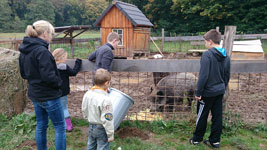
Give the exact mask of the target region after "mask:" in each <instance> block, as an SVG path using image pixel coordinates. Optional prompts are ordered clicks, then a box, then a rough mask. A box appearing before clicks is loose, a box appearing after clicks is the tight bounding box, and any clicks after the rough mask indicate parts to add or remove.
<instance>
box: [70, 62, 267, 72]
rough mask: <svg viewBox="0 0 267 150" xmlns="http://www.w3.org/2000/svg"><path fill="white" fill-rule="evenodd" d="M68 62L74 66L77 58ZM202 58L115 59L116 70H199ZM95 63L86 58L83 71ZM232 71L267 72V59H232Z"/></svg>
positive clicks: (114, 69)
mask: <svg viewBox="0 0 267 150" xmlns="http://www.w3.org/2000/svg"><path fill="white" fill-rule="evenodd" d="M67 64H68V65H69V66H71V67H73V66H74V64H75V60H74V59H73V60H68V61H67ZM199 69H200V60H186V59H184V60H161V59H158V60H154V59H151V60H126V59H114V62H113V68H112V71H116V72H199ZM93 70H94V63H93V62H90V61H88V60H87V59H84V60H83V61H82V68H81V71H82V72H84V71H85V72H87V71H93ZM231 73H267V61H231Z"/></svg>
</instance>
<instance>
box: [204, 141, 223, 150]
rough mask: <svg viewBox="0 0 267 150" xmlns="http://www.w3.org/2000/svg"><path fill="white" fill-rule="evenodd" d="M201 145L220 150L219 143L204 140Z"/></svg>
mask: <svg viewBox="0 0 267 150" xmlns="http://www.w3.org/2000/svg"><path fill="white" fill-rule="evenodd" d="M203 143H204V144H205V145H207V146H209V147H212V148H220V142H216V143H211V142H210V141H209V140H205V141H204V142H203Z"/></svg>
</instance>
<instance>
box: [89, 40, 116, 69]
mask: <svg viewBox="0 0 267 150" xmlns="http://www.w3.org/2000/svg"><path fill="white" fill-rule="evenodd" d="M112 50H114V48H113V47H112V45H111V44H109V43H106V44H105V45H103V46H101V47H100V48H98V49H97V50H96V51H94V52H93V53H91V54H90V56H89V57H88V59H89V61H95V68H94V71H96V70H97V69H99V68H103V69H106V70H108V71H109V72H111V71H112V62H113V58H114V55H113V53H112Z"/></svg>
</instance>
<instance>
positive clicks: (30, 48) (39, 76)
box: [19, 37, 62, 102]
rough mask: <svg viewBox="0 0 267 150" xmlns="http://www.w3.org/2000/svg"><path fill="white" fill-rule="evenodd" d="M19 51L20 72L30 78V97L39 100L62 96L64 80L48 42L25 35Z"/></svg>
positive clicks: (24, 76)
mask: <svg viewBox="0 0 267 150" xmlns="http://www.w3.org/2000/svg"><path fill="white" fill-rule="evenodd" d="M19 51H20V57H19V66H20V74H21V76H22V78H24V79H27V80H28V97H29V98H30V99H31V100H32V101H38V102H43V101H48V100H55V99H57V98H59V97H61V90H60V86H61V84H62V81H61V79H60V75H59V72H58V70H57V66H56V62H55V59H54V57H53V55H52V54H51V53H50V52H49V50H48V43H47V42H46V41H44V40H43V39H40V38H31V37H24V39H23V42H22V44H21V45H20V47H19Z"/></svg>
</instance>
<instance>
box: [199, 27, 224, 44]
mask: <svg viewBox="0 0 267 150" xmlns="http://www.w3.org/2000/svg"><path fill="white" fill-rule="evenodd" d="M221 36H222V35H221V32H219V31H216V30H215V29H211V30H209V31H208V32H207V33H206V34H204V36H203V38H204V39H205V40H206V41H209V40H212V41H213V42H214V43H215V44H220V42H221Z"/></svg>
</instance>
